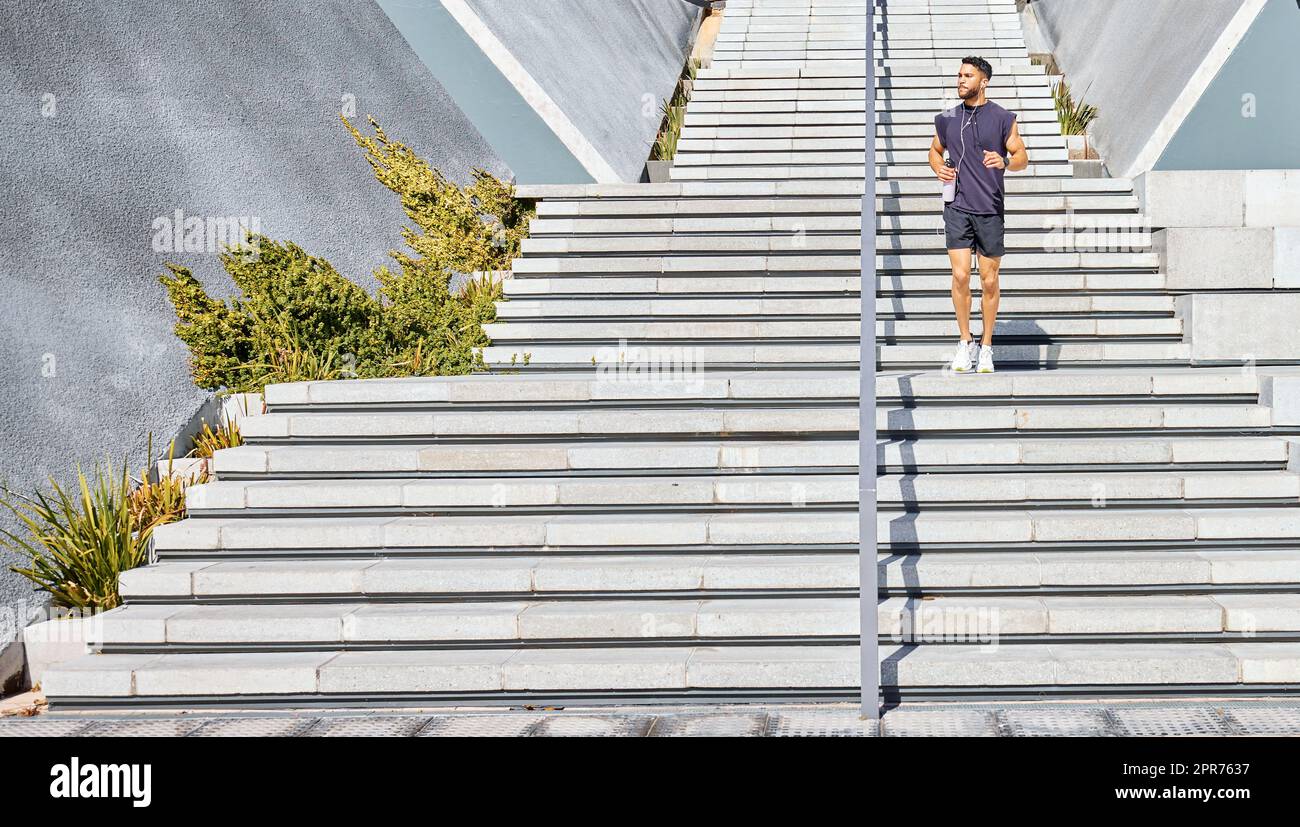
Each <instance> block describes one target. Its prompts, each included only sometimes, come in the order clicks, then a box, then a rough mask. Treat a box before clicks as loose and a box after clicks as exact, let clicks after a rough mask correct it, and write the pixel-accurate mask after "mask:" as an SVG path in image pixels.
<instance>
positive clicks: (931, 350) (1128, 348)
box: [483, 337, 1192, 373]
mask: <svg viewBox="0 0 1300 827" xmlns="http://www.w3.org/2000/svg"><path fill="white" fill-rule="evenodd" d="M939 338H944V337H939ZM947 338H949V339H950V340H949V341H945V342H943V343H942V344H939V343H924V342H921V341H917V342H914V343H908V344H882V345H879V346H877V348H876V354H877V357H876V358H877V364H878V365H879V366H881V367H883V368H903V367H914V368H918V369H933V368H939V367H942V366H943V365H945V364H947V363H948V361H949V360H950V359H951V358H952V351H953V346H954V344H955V341H956V337H947ZM995 346H996V350H995V353H996V354H997V357H996V358H997V362H998V364H999V365H1002V367H1003V368H1007V367H1016V368H1023V367H1029V368H1035V369H1041V368H1053V369H1054V368H1058V367H1070V366H1081V367H1094V366H1102V365H1108V364H1113V365H1120V366H1123V365H1153V364H1156V365H1186V364H1188V363H1189V362H1190V360H1191V356H1192V348H1191V345H1190V344H1185V343H1181V342H1174V341H1169V342H1165V341H1154V342H1148V341H1134V340H1124V339H1120V340H1116V341H1100V340H1092V341H1089V340H1083V341H1071V340H1068V339H1067V340H1056V339H1053V340H1051V341H1048V342H1043V343H1030V344H1001V343H996V342H995ZM483 358H484V359H485V360H486V362H487V364H488V365H489V367H493V368H496V369H499V370H517V369H520V368H530V367H531V369H534V370H537V369H543V368H544V369H548V370H566V371H567V370H580V369H582V368H584V367H591V368H594V369H596V370H603V371H612V372H618V371H620V370H628V371H633V372H635V371H638V370H665V371H669V372H678V373H680V372H682V371H691V370H737V369H747V368H763V367H766V368H780V367H787V368H788V367H796V368H799V369H805V370H806V369H809V368H816V367H819V366H820V367H835V368H846V367H849V366H852V365H855V364H857V363H858V362H859V345H858V343H857V342H852V343H847V342H836V341H833V340H823V341H821V342H805V343H791V344H779V343H753V344H751V343H734V344H728V343H722V344H719V343H716V342H713V341H708V340H683V341H678V342H675V343H673V344H664V343H662V342H660V341H659V340H653V341H649V340H646V341H632V340H624V341H612V342H605V343H600V342H596V343H591V344H572V345H564V344H540V345H539V344H533V343H529V344H527V345H525V346H520V345H518V344H515V345H510V344H505V345H500V346H492V347H487V348H484V349H483ZM621 366H626V367H621ZM652 366H654V367H652Z"/></svg>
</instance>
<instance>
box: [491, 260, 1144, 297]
mask: <svg viewBox="0 0 1300 827" xmlns="http://www.w3.org/2000/svg"><path fill="white" fill-rule="evenodd" d="M972 264H973V265H977V264H978V259H973V261H972ZM1008 269H1011V268H1007V267H1006V266H1005V265H1004V266H1003V269H1002V270H1001V272H1000V274H999V278H998V284H999V287H1000V289H1001V293H1002V295H1003V296H1007V295H1008V294H1014V293H1029V294H1035V295H1041V296H1068V297H1072V298H1074V297H1078V296H1079V295H1080V294H1089V293H1128V294H1134V293H1163V291H1164V289H1165V274H1164V273H1158V272H1134V273H1112V272H1107V271H1093V272H1086V271H1079V270H1077V269H1076V270H1073V271H1060V272H1051V271H1047V274H1046V277H1045V276H1044V273H1042V272H1036V271H1035V272H1015V271H1014V270H1013V271H1012V272H1007V270H1008ZM972 270H973V272H975V273H978V272H979V268H978V266H973V267H972ZM860 283H861V277H860V276H858V275H844V276H815V275H804V274H802V273H800V274H793V273H791V274H784V275H781V276H764V275H746V274H741V273H734V274H725V273H722V274H715V275H710V276H692V275H664V276H663V277H661V278H659V277H655V276H638V275H627V276H599V275H595V274H591V275H578V274H575V275H573V276H569V277H567V278H546V277H538V276H528V277H526V278H515V279H510V280H507V281H506V283H505V285H504V289H505V294H506V295H507V296H510V297H511V298H514V297H517V296H525V297H532V298H537V297H543V296H565V297H582V296H596V295H599V296H636V297H642V298H661V297H678V298H684V297H690V296H693V297H711V298H722V297H727V296H737V295H739V296H744V297H749V298H756V297H762V296H799V297H809V296H817V295H822V296H833V295H837V294H838V295H840V296H856V295H858V293H859V290H858V287H859V285H860ZM970 287H971V291H972V293H973V294H975V295H979V294H980V292H981V291H980V287H979V279H978V278H974V277H973V278H972V279H971V285H970ZM951 292H952V275H951V272H949V273H947V274H942V275H941V274H938V273H927V272H895V273H889V274H885V275H882V276H880V277H879V278H878V279H877V287H876V294H877V296H898V297H918V296H922V295H924V294H926V293H930V294H941V295H945V296H950V295H951ZM949 300H950V301H951V299H949Z"/></svg>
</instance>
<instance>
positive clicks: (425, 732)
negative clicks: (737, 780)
mask: <svg viewBox="0 0 1300 827" xmlns="http://www.w3.org/2000/svg"><path fill="white" fill-rule="evenodd" d="M32 700H35V699H30V700H27V701H26V703H27V704H28V706H27V707H24V706H23V703H24V701H23V700H22V699H11V700H10V702H9V703H7V704H5V708H6V709H7V710H8V711H9V712H10V713H13V712H17V711H19V710H21V709H24V708H27V709H31V708H32V707H31V703H32ZM24 735H27V736H42V737H49V736H55V737H57V736H87V737H96V736H99V737H104V736H108V737H111V736H123V737H141V736H223V735H226V736H230V735H235V736H238V735H246V736H259V737H285V736H350V735H352V736H389V737H413V736H414V737H436V736H524V737H533V736H624V737H638V736H678V735H703V736H742V737H781V736H864V735H865V736H875V735H884V736H986V737H1019V736H1103V737H1105V736H1120V737H1124V736H1179V735H1211V736H1228V737H1231V736H1249V735H1300V701H1297V700H1292V699H1285V700H1283V699H1261V700H1242V699H1214V698H1208V699H1195V700H1180V701H1134V702H1120V701H1106V702H1095V701H1093V702H1089V701H1077V702H1059V703H1050V702H1025V703H988V704H979V703H968V704H952V703H945V704H938V703H928V704H922V703H915V704H902V705H898V706H894V707H891V708H888V709H886V710H885V712H884V714H883V716H882V717H881V721H880V723H879V724H877V723H875V722H871V721H864V720H862V719H861V718H860V717H859V714H858V709H857V707H856V705H852V704H816V705H812V704H798V705H794V704H790V705H784V704H782V705H775V704H774V705H762V706H757V705H755V706H747V705H746V706H741V705H736V706H659V707H617V708H613V707H588V708H568V709H562V710H558V709H556V710H552V709H547V710H529V709H482V708H475V709H468V708H457V709H427V710H409V709H401V710H385V709H364V710H359V709H352V710H348V709H338V710H318V709H313V710H283V711H274V712H267V711H256V712H252V711H227V712H215V711H209V710H173V711H151V712H130V713H120V712H119V713H113V714H106V713H102V712H97V713H78V712H55V713H49V712H40V713H39V714H35V715H30V716H22V715H13V714H10V715H8V716H7V717H3V718H0V736H24Z"/></svg>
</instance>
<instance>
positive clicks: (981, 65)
mask: <svg viewBox="0 0 1300 827" xmlns="http://www.w3.org/2000/svg"><path fill="white" fill-rule="evenodd" d="M961 62H962V63H969V64H970V65H971V66H974V67H975V68H976V69H979V70H980V71H981V72H983V73H984V77H986V78H988V79H989V80H993V67H992V66H990V65H989V62H988V61H987V60H985V59H984V58H982V57H964V58H962V59H961Z"/></svg>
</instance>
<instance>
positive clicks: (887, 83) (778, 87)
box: [691, 32, 1052, 100]
mask: <svg viewBox="0 0 1300 827" xmlns="http://www.w3.org/2000/svg"><path fill="white" fill-rule="evenodd" d="M782 34H789V33H787V32H770V33H767V35H768V36H772V37H779V36H781V35H782ZM795 34H798V33H795ZM831 34H835V33H831ZM955 86H956V83H955V80H954V79H953V78H951V77H938V76H935V77H915V76H912V77H909V76H896V75H882V76H877V77H876V78H875V88H876V90H877V93H876V98H877V100H890V99H897V98H916V97H935V98H940V97H942V96H943V95H944V94H947V93H950V92H952V91H953V89H954V87H955ZM1051 86H1052V81H1051V79H1050V78H1048V76H1046V75H1042V74H1038V75H1007V76H1005V77H1004V76H1002V75H1001V74H999V75H998V78H997V86H996V87H995V89H996V90H997V93H998V94H1008V95H1010V94H1016V95H1030V96H1033V95H1037V94H1038V93H1039V92H1040V91H1041V90H1045V89H1046V90H1050V89H1051ZM828 90H838V91H848V92H851V93H853V94H859V95H864V96H865V94H866V78H864V77H862V76H861V75H858V76H857V77H726V78H718V77H704V76H701V77H697V78H696V79H695V82H694V84H693V85H692V92H691V98H692V100H694V99H695V98H696V96H697V95H700V94H710V95H717V94H722V93H727V92H767V91H771V92H792V91H807V92H822V91H828Z"/></svg>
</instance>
